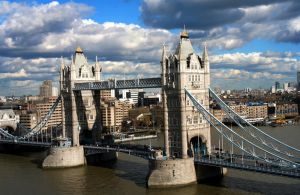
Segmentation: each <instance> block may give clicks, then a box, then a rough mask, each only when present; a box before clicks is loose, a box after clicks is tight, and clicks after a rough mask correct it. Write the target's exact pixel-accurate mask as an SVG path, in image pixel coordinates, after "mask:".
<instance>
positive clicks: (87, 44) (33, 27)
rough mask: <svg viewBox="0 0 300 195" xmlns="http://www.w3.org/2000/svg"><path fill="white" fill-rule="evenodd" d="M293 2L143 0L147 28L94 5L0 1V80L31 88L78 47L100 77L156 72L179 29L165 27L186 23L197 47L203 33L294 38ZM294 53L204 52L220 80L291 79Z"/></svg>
mask: <svg viewBox="0 0 300 195" xmlns="http://www.w3.org/2000/svg"><path fill="white" fill-rule="evenodd" d="M299 5H300V3H298V1H295V0H287V1H284V2H283V1H280V0H275V1H271V0H262V1H253V0H246V1H236V0H229V1H226V2H225V1H221V0H216V1H204V0H203V1H195V0H174V1H168V3H166V1H164V0H144V1H143V2H142V4H141V7H140V11H141V18H142V20H143V21H144V23H145V24H146V25H148V26H150V27H151V28H145V27H142V26H140V25H136V24H125V23H116V22H104V23H99V22H97V21H95V20H92V19H90V18H89V14H90V13H91V12H93V9H94V8H92V7H90V6H87V5H84V4H78V3H73V2H67V3H63V4H61V3H59V2H56V1H54V2H51V3H45V4H26V3H12V2H9V1H1V2H0V8H1V9H0V55H1V56H0V75H1V76H0V78H1V79H0V86H5V87H7V86H14V85H17V84H20V85H22V84H25V83H27V84H26V85H28V86H29V85H30V86H34V87H37V86H38V85H39V84H40V83H41V81H42V80H45V79H52V80H56V81H57V80H58V67H59V65H58V64H59V61H58V60H57V58H58V57H60V56H64V57H65V58H68V59H70V55H71V54H72V53H73V52H74V49H75V48H76V47H77V46H81V47H82V49H83V50H84V52H85V54H86V55H87V57H88V60H89V62H91V63H92V61H94V58H95V56H96V55H97V56H98V59H100V63H101V65H102V66H103V76H104V78H110V77H116V78H124V77H125V78H136V77H150V76H153V77H156V76H159V73H160V66H159V61H160V55H161V46H162V44H163V43H167V44H168V45H169V47H170V48H174V44H177V42H178V35H174V33H172V32H171V31H170V29H174V28H175V29H176V28H182V27H183V25H184V24H185V25H186V26H187V27H188V29H189V33H190V37H191V38H192V39H193V40H192V41H193V43H194V45H195V46H196V48H197V45H199V44H200V42H202V41H203V40H204V39H205V40H206V41H207V43H208V46H209V48H213V49H215V48H218V49H234V48H238V47H241V46H242V45H244V44H245V43H247V42H249V41H251V40H253V39H255V38H265V39H272V40H277V41H284V42H293V43H297V42H300V40H299V37H300V36H299V31H300V26H299V25H298V24H299V22H300V21H299V17H300V14H299V12H298V9H296V8H297V7H299ZM153 27H154V28H153ZM299 56H300V53H299V52H298V53H297V52H284V53H276V52H265V53H260V52H252V53H231V54H222V55H214V56H211V57H210V59H211V68H212V78H213V79H214V80H213V82H212V83H214V82H222V81H221V79H222V78H223V79H225V80H228V81H230V80H233V78H236V79H240V80H241V81H245V82H246V83H251V82H252V81H253V82H256V83H257V82H259V81H260V79H264V78H266V77H269V78H272V79H278V80H284V79H287V78H291V75H292V74H294V72H295V70H296V69H297V67H299ZM68 59H66V61H68ZM250 81H251V82H250ZM241 83H242V82H241ZM264 83H266V82H264ZM232 86H234V85H232ZM32 88H33V87H32ZM1 91H2V90H1Z"/></svg>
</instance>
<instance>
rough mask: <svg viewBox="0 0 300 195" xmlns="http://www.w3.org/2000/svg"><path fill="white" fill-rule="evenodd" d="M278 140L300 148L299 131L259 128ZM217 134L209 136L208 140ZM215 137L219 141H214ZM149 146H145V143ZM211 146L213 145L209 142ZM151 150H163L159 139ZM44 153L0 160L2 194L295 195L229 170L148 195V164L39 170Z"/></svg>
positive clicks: (275, 181) (289, 184)
mask: <svg viewBox="0 0 300 195" xmlns="http://www.w3.org/2000/svg"><path fill="white" fill-rule="evenodd" d="M263 129H264V130H265V131H266V132H268V133H270V134H271V135H273V136H274V137H276V138H279V139H280V140H282V141H284V142H286V143H288V144H290V145H292V146H295V147H297V148H300V141H299V138H300V126H299V125H297V126H285V127H276V128H273V127H263ZM214 134H215V132H214V131H212V135H214ZM213 137H217V136H213ZM146 142H147V143H150V142H149V140H148V141H146ZM213 142H215V143H216V142H217V141H216V140H213ZM151 144H154V145H157V144H161V139H158V140H152V141H151ZM44 155H45V153H23V154H21V155H10V154H0V173H1V177H0V194H44V195H46V194H173V195H179V194H188V195H190V194H299V193H300V180H299V179H290V178H286V177H279V176H271V175H265V174H259V173H252V172H245V171H238V170H232V169H229V170H228V174H227V175H226V176H225V177H224V178H223V179H222V180H220V181H218V182H214V183H200V184H194V185H191V186H187V187H180V188H168V189H147V188H146V175H147V172H148V163H147V161H146V160H144V159H140V158H137V157H133V156H128V155H126V154H119V159H118V160H117V162H115V163H110V164H107V165H103V166H83V167H78V168H68V169H56V170H43V169H41V168H40V163H41V160H42V159H43V157H44Z"/></svg>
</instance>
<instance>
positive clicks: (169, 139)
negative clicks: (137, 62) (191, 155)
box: [161, 31, 211, 158]
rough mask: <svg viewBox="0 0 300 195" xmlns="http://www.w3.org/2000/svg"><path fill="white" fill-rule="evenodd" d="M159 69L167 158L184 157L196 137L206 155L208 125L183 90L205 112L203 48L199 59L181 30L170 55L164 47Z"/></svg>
mask: <svg viewBox="0 0 300 195" xmlns="http://www.w3.org/2000/svg"><path fill="white" fill-rule="evenodd" d="M161 66H162V76H161V77H162V84H163V87H162V99H163V108H164V118H165V120H164V127H165V148H166V154H167V156H175V157H179V158H188V150H189V149H191V141H192V139H193V138H194V137H198V136H199V137H200V138H201V145H202V150H203V152H204V153H207V152H209V151H210V145H211V144H210V126H209V124H208V122H206V121H205V120H204V119H203V117H202V115H201V114H199V113H198V112H197V111H195V110H194V106H193V105H192V103H191V101H190V100H189V98H187V97H186V95H185V91H184V89H185V88H186V89H188V90H189V91H190V92H191V93H192V94H193V95H194V96H195V97H196V98H197V99H198V100H199V101H200V102H201V104H202V105H204V106H205V107H206V109H209V92H208V87H209V85H210V76H209V75H210V70H209V60H208V53H207V49H206V46H205V47H204V51H203V55H202V57H200V56H199V55H197V54H196V53H195V51H194V49H193V46H192V44H191V41H190V39H189V36H188V33H187V32H186V31H183V32H182V33H181V36H180V41H179V44H178V46H177V49H176V51H175V53H174V54H169V53H168V52H167V50H166V48H165V46H164V48H163V53H162V60H161ZM194 147H195V143H194Z"/></svg>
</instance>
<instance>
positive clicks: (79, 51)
mask: <svg viewBox="0 0 300 195" xmlns="http://www.w3.org/2000/svg"><path fill="white" fill-rule="evenodd" d="M75 53H83V50H82V49H81V48H80V47H79V46H77V48H76V50H75Z"/></svg>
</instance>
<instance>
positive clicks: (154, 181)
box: [147, 158, 197, 188]
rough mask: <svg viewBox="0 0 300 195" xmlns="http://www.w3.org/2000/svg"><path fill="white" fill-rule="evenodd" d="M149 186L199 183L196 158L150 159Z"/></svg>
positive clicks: (159, 186) (158, 186)
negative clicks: (195, 163) (195, 164)
mask: <svg viewBox="0 0 300 195" xmlns="http://www.w3.org/2000/svg"><path fill="white" fill-rule="evenodd" d="M147 179H148V182H147V185H148V187H149V188H161V187H175V186H184V185H189V184H193V183H197V178H196V172H195V166H194V159H193V158H187V159H168V160H163V159H162V160H159V159H150V160H149V173H148V178H147Z"/></svg>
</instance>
